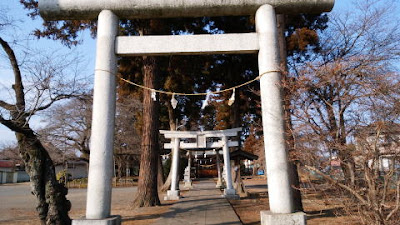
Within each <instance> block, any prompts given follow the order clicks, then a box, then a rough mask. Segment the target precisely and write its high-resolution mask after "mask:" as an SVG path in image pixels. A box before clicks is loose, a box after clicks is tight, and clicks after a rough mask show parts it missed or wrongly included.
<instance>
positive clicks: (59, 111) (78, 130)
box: [39, 95, 92, 162]
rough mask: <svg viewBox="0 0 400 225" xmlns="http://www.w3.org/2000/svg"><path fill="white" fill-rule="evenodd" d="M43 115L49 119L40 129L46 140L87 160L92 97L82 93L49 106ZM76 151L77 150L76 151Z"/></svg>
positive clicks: (66, 151) (46, 119)
mask: <svg viewBox="0 0 400 225" xmlns="http://www.w3.org/2000/svg"><path fill="white" fill-rule="evenodd" d="M44 114H45V115H46V116H45V117H44V120H45V121H49V122H48V123H47V126H46V127H45V128H44V129H42V130H40V131H39V133H40V136H41V137H42V139H43V140H44V141H46V142H50V143H53V145H55V146H56V147H57V148H58V149H60V150H63V151H64V152H65V153H72V154H73V155H75V154H79V158H80V159H82V160H84V161H87V162H89V154H90V146H89V141H90V131H91V122H92V98H91V96H88V95H82V96H80V97H79V98H75V99H71V100H69V101H68V102H66V103H64V104H61V105H57V106H56V107H53V108H51V109H50V110H48V111H47V112H46V113H44ZM77 151H78V152H77ZM75 157H76V156H75Z"/></svg>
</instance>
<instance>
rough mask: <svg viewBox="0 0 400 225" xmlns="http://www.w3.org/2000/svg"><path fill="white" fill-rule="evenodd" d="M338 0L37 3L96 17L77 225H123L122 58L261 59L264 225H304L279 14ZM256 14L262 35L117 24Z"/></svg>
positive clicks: (64, 14) (64, 15) (49, 12)
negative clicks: (118, 187) (163, 32)
mask: <svg viewBox="0 0 400 225" xmlns="http://www.w3.org/2000/svg"><path fill="white" fill-rule="evenodd" d="M333 4H334V0H79V1H77V0H39V10H40V14H41V16H42V17H43V18H44V19H45V20H63V19H78V20H85V19H95V18H96V17H98V30H97V53H96V71H95V82H94V94H93V95H94V96H93V98H94V100H93V122H92V135H91V138H92V139H91V149H92V151H91V154H90V165H89V181H88V195H87V205H86V219H87V220H74V221H73V223H74V224H117V223H118V217H110V209H111V178H112V163H113V162H112V154H113V142H114V120H115V101H116V94H115V87H116V82H115V79H116V77H115V73H116V71H117V63H116V57H117V55H120V56H134V55H171V54H222V53H223V54H226V53H236V54H237V53H257V52H258V56H259V57H258V63H259V74H264V73H266V74H265V75H264V76H262V77H261V78H260V86H261V88H260V89H261V102H262V104H261V107H262V117H263V130H264V144H265V155H266V161H267V162H266V163H267V175H268V192H269V204H270V211H268V212H262V213H261V222H262V224H289V221H290V224H304V223H305V216H304V214H296V213H293V211H294V209H293V201H292V196H291V190H290V189H291V187H290V183H289V173H288V164H287V153H286V147H285V135H284V129H283V127H284V121H283V109H282V97H281V90H280V72H278V71H279V49H278V38H277V26H276V18H275V13H283V14H297V13H320V12H326V11H330V10H331V9H332V7H333ZM254 14H255V15H256V33H248V34H219V35H185V36H140V37H138V36H135V37H118V36H117V30H118V21H119V18H125V19H134V18H167V17H195V16H235V15H237V16H238V15H254Z"/></svg>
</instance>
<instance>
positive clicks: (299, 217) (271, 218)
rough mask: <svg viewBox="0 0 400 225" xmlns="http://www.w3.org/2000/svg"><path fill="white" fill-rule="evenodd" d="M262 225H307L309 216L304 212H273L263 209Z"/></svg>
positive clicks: (261, 213) (261, 214)
mask: <svg viewBox="0 0 400 225" xmlns="http://www.w3.org/2000/svg"><path fill="white" fill-rule="evenodd" d="M260 216H261V225H287V224H292V225H306V224H307V216H306V214H305V213H304V212H296V213H287V214H280V213H272V212H271V211H261V212H260Z"/></svg>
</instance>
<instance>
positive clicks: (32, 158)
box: [16, 127, 71, 225]
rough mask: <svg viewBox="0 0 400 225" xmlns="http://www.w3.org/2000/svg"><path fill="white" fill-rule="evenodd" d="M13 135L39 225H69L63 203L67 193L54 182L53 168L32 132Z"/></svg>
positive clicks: (65, 203) (69, 204)
mask: <svg viewBox="0 0 400 225" xmlns="http://www.w3.org/2000/svg"><path fill="white" fill-rule="evenodd" d="M25 130H26V132H25V133H24V134H22V133H16V137H17V140H18V146H19V151H20V155H21V157H22V159H23V160H24V163H25V169H26V172H27V173H28V174H29V176H30V179H31V191H32V194H33V195H35V197H36V198H37V200H38V204H37V207H36V210H37V211H38V213H39V218H40V220H41V224H46V225H54V224H55V225H69V224H71V219H70V218H69V216H68V211H69V210H70V209H71V203H70V201H68V200H67V199H66V197H65V196H66V195H67V193H68V189H67V188H66V187H65V186H64V185H63V184H61V183H59V182H58V181H57V180H56V174H55V170H54V164H53V161H52V160H51V158H50V156H49V154H48V153H47V151H46V149H45V148H44V147H43V145H42V143H41V142H40V141H39V140H38V138H37V137H36V135H35V134H34V132H33V131H32V130H31V129H30V128H29V127H28V128H25Z"/></svg>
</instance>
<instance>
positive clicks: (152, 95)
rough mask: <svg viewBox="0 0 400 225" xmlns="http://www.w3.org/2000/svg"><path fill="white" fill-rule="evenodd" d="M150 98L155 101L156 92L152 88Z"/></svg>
mask: <svg viewBox="0 0 400 225" xmlns="http://www.w3.org/2000/svg"><path fill="white" fill-rule="evenodd" d="M151 99H153V101H157V94H156V92H155V91H154V90H151Z"/></svg>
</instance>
